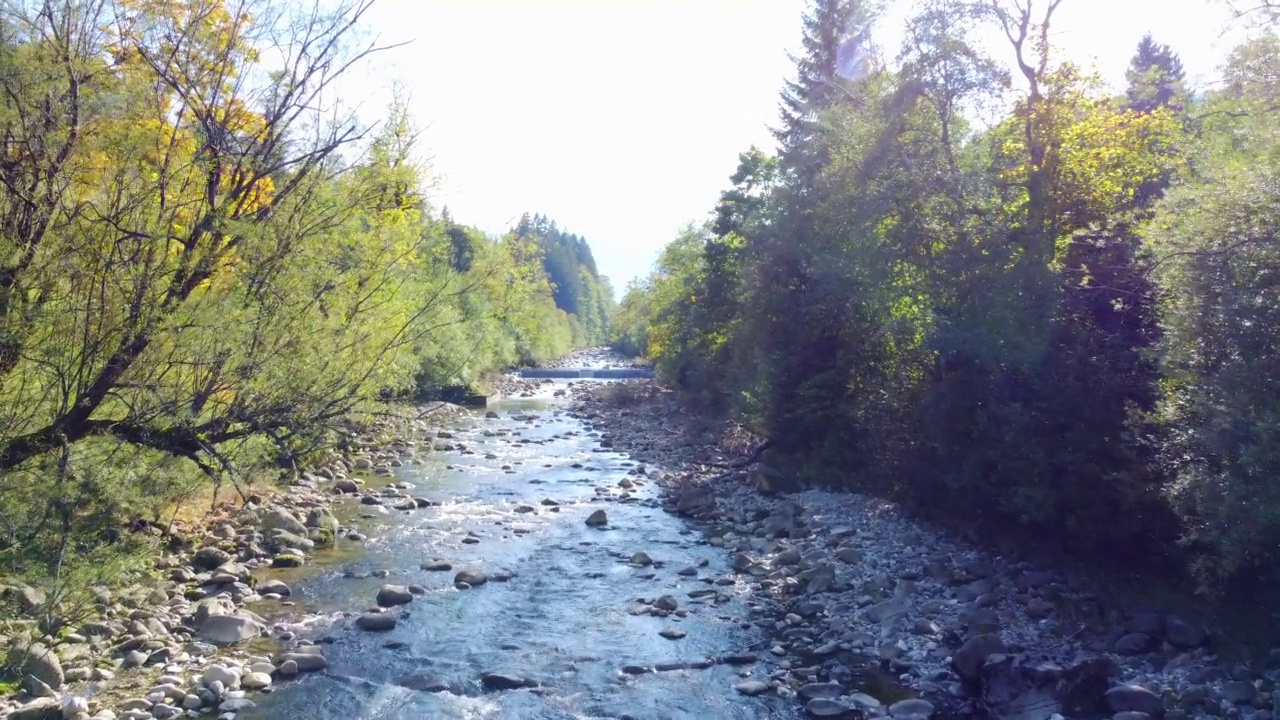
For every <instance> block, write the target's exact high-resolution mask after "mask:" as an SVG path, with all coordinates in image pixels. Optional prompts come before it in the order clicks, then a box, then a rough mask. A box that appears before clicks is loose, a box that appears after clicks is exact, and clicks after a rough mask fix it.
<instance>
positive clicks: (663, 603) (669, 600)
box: [653, 595, 680, 612]
mask: <svg viewBox="0 0 1280 720" xmlns="http://www.w3.org/2000/svg"><path fill="white" fill-rule="evenodd" d="M653 606H654V607H655V608H657V609H659V610H662V611H665V612H675V611H676V609H677V608H679V607H680V603H678V602H676V599H675V598H674V597H673V596H671V595H663V596H662V597H660V598H658V599H657V600H654V601H653Z"/></svg>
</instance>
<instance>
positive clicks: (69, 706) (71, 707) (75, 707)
mask: <svg viewBox="0 0 1280 720" xmlns="http://www.w3.org/2000/svg"><path fill="white" fill-rule="evenodd" d="M88 714H89V700H88V699H87V698H83V697H81V696H79V695H68V696H66V697H64V698H62V720H72V719H73V718H76V717H78V716H80V715H88Z"/></svg>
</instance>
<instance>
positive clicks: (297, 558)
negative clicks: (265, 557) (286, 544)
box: [271, 549, 307, 568]
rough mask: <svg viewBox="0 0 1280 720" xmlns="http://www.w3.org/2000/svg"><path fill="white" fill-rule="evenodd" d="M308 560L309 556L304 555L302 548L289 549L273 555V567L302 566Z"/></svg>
mask: <svg viewBox="0 0 1280 720" xmlns="http://www.w3.org/2000/svg"><path fill="white" fill-rule="evenodd" d="M306 562H307V556H306V555H303V554H302V552H301V551H300V550H296V549H289V550H284V551H283V552H281V553H280V554H279V555H276V556H275V557H273V558H272V559H271V567H276V568H296V567H302V566H303V565H304V564H306Z"/></svg>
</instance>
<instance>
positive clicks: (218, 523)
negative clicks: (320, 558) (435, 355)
mask: <svg viewBox="0 0 1280 720" xmlns="http://www.w3.org/2000/svg"><path fill="white" fill-rule="evenodd" d="M404 410H405V412H404V413H403V415H402V416H401V417H396V418H387V419H384V420H381V421H379V422H377V423H375V424H374V425H373V426H372V427H370V428H368V429H367V431H365V432H364V433H363V434H362V435H361V436H359V437H358V438H356V439H355V440H354V441H353V442H351V443H350V446H349V449H348V450H346V451H345V452H341V453H339V452H335V453H334V454H333V455H332V457H331V458H330V459H329V460H328V461H327V462H324V463H322V464H321V465H319V466H318V467H314V468H311V469H310V470H308V471H306V472H303V473H301V475H300V477H298V479H297V480H296V481H295V482H294V483H293V484H292V485H291V486H289V487H288V488H285V489H281V490H278V491H267V490H265V489H264V490H262V491H261V493H262V494H261V495H255V496H251V497H250V498H249V501H248V502H246V503H244V504H243V505H224V506H222V507H220V508H217V509H213V510H212V511H211V512H210V514H209V516H208V517H207V518H205V520H204V521H203V523H202V524H201V525H200V526H198V527H193V528H189V529H186V530H185V531H184V532H180V533H179V534H178V537H179V538H180V539H181V540H182V541H184V543H185V544H186V546H187V548H188V549H187V550H185V551H181V552H167V553H164V554H162V555H160V556H159V557H158V558H157V560H156V563H155V566H156V570H157V575H158V577H159V578H160V580H159V582H158V583H157V584H155V585H151V586H147V587H128V588H123V589H117V590H115V591H109V590H107V589H101V590H100V591H98V592H97V593H96V602H95V608H94V609H93V612H92V615H91V617H90V618H89V619H87V620H85V621H82V622H77V623H76V624H74V625H73V626H71V627H68V628H65V629H63V630H62V631H60V632H58V633H57V634H56V636H55V635H50V634H48V633H42V632H41V628H40V627H39V626H38V624H37V623H36V622H35V621H34V620H33V619H27V620H21V619H20V620H19V621H17V622H15V623H13V624H12V627H13V631H12V632H10V633H9V637H6V638H3V640H4V643H3V644H4V648H5V650H4V658H5V664H6V666H7V667H9V668H12V669H14V670H16V671H17V673H18V676H19V677H20V678H21V679H22V680H21V685H22V689H21V692H20V693H19V695H17V696H15V697H12V698H8V699H4V700H0V718H10V719H11V720H43V719H45V718H61V719H63V720H91V719H92V720H112V719H117V718H124V719H127V720H145V719H147V718H157V719H159V720H170V719H172V718H176V717H179V716H182V715H189V716H198V715H214V716H216V717H219V718H223V719H224V720H227V719H229V718H233V717H235V714H236V713H237V712H239V711H241V710H244V709H246V708H248V707H251V706H252V705H253V700H252V699H251V698H250V695H251V694H252V693H253V692H255V691H264V690H268V689H269V688H271V686H272V685H273V684H274V683H275V682H277V681H279V680H286V679H290V678H293V677H295V676H298V675H299V674H302V673H308V672H314V671H317V670H322V669H324V668H325V667H326V665H327V663H326V660H325V657H324V653H323V649H322V647H321V646H320V645H317V644H315V643H314V642H312V641H311V640H308V639H305V638H301V637H298V636H297V635H296V634H295V633H294V632H293V631H292V630H290V629H289V628H288V627H287V626H284V625H279V624H274V625H273V624H271V623H268V622H267V621H266V620H265V619H264V618H262V617H261V616H259V615H258V614H256V613H255V612H253V611H252V610H251V609H250V608H251V607H252V606H253V605H254V604H255V603H259V602H262V601H268V600H275V601H280V602H283V603H285V604H286V605H287V604H288V603H289V600H288V598H289V595H290V594H291V590H290V588H289V586H288V585H287V584H285V583H283V582H280V581H278V580H262V581H259V580H258V579H257V578H256V577H255V574H258V573H260V572H261V571H262V570H265V569H269V568H293V567H299V566H302V565H304V564H305V563H307V562H308V558H309V557H311V556H312V555H313V553H316V552H319V551H325V552H330V553H332V552H340V551H341V549H342V548H344V547H352V546H358V545H359V544H360V543H362V542H363V541H364V540H365V539H366V538H365V536H364V535H363V534H362V533H361V532H360V531H359V530H358V529H357V528H356V527H355V524H354V523H342V522H340V521H339V520H338V519H337V517H335V514H334V512H333V508H334V503H335V500H336V499H337V498H340V497H343V496H354V495H357V494H362V495H363V497H362V498H361V500H360V501H359V502H360V503H361V505H362V506H364V507H365V510H366V512H381V513H384V514H385V513H388V512H390V511H391V510H393V509H400V508H410V507H419V506H421V505H422V504H424V503H426V502H429V501H426V500H424V499H422V498H415V497H413V496H411V495H410V494H409V493H408V492H406V491H405V490H404V489H397V488H395V487H391V488H383V489H382V490H380V491H379V492H378V494H376V495H374V494H368V493H365V492H364V490H363V487H362V486H363V485H364V484H365V480H363V479H361V477H360V476H365V477H370V478H376V477H379V476H382V477H388V476H390V475H392V473H393V471H394V468H396V467H399V466H402V465H404V464H407V463H417V462H419V461H420V458H421V456H422V454H423V451H424V450H428V449H430V446H431V438H433V437H434V436H435V435H436V433H437V432H439V430H438V429H439V428H440V427H441V426H442V425H447V424H449V423H450V422H451V420H452V419H456V418H457V417H459V416H460V415H461V414H463V413H465V411H464V410H462V409H461V408H458V407H456V406H450V405H446V404H434V405H432V406H426V407H422V408H416V409H414V410H413V411H410V410H409V409H408V408H405V409H404ZM335 546H336V547H337V550H334V548H335ZM3 591H4V592H5V593H7V594H8V595H10V596H16V597H17V598H18V599H19V601H20V603H21V604H25V605H26V606H27V607H29V608H30V609H31V610H33V611H34V610H36V609H37V608H39V607H40V606H42V605H43V604H44V598H43V597H42V596H41V594H40V593H39V592H38V591H36V590H34V589H32V588H27V587H8V588H4V590H3Z"/></svg>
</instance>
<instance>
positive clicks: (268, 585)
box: [255, 580, 293, 597]
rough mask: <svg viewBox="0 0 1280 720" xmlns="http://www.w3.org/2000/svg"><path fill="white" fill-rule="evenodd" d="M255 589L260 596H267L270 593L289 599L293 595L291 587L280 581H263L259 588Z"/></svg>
mask: <svg viewBox="0 0 1280 720" xmlns="http://www.w3.org/2000/svg"><path fill="white" fill-rule="evenodd" d="M255 589H256V590H257V591H258V594H260V595H266V594H268V593H269V594H272V595H279V596H281V597H288V596H289V595H291V594H292V593H293V591H292V590H290V589H289V586H288V585H286V584H284V582H282V581H280V580H263V581H262V582H260V583H258V587H257V588H255Z"/></svg>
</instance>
